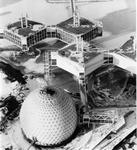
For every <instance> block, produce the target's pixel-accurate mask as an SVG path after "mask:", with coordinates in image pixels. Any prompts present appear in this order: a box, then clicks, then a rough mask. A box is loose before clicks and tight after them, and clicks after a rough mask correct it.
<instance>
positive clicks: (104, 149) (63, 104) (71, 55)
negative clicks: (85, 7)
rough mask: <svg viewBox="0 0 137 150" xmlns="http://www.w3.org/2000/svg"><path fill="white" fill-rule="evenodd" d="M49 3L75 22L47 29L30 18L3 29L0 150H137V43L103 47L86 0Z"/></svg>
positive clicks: (99, 25) (101, 31) (101, 32)
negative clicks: (85, 14) (82, 10)
mask: <svg viewBox="0 0 137 150" xmlns="http://www.w3.org/2000/svg"><path fill="white" fill-rule="evenodd" d="M112 1H113V0H112ZM114 1H115V0H114ZM88 2H89V1H85V3H88ZM94 2H95V1H94ZM47 3H49V4H50V5H58V3H59V5H60V3H61V4H62V3H65V4H69V8H70V9H71V16H70V17H69V18H67V19H66V20H63V21H61V22H58V23H57V24H54V25H45V24H43V23H41V22H39V21H38V22H37V21H33V19H30V18H29V15H28V14H27V13H26V14H25V15H24V16H21V17H20V18H19V20H18V21H16V22H13V23H9V24H8V25H7V26H5V27H4V28H3V29H2V31H0V32H1V34H0V36H1V38H0V42H1V41H2V42H3V41H5V43H6V42H7V43H9V45H10V46H8V45H7V44H5V45H4V42H3V43H2V42H1V43H2V44H3V45H4V46H1V45H2V44H0V82H1V86H0V89H2V90H1V91H0V150H49V149H50V150H52V149H54V150H136V148H137V135H136V128H137V126H136V45H135V39H136V37H135V36H134V34H133V35H130V36H129V37H128V40H126V41H125V42H124V43H121V46H118V47H117V48H113V49H112V48H110V49H107V48H106V49H105V48H103V47H101V46H100V45H99V44H97V41H99V40H101V38H102V37H103V36H104V27H103V22H102V21H98V20H90V19H88V18H86V17H82V15H81V14H80V13H79V9H78V6H79V3H80V4H81V3H82V4H83V3H84V0H77V1H75V0H70V1H69V2H66V1H61V2H59V1H58V2H57V3H56V1H54V0H51V1H50V0H49V1H47ZM101 3H102V1H101ZM67 7H68V6H67ZM98 43H99V42H98Z"/></svg>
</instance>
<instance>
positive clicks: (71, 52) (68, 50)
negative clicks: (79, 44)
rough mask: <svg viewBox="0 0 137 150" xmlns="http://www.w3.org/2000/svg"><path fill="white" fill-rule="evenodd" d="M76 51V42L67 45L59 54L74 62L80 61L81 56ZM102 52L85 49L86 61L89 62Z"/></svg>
mask: <svg viewBox="0 0 137 150" xmlns="http://www.w3.org/2000/svg"><path fill="white" fill-rule="evenodd" d="M75 52H76V44H73V45H70V46H68V47H65V48H63V49H61V50H60V51H59V54H60V55H61V56H63V57H67V58H69V59H70V60H72V61H74V62H78V58H77V57H79V56H77V55H76V54H75ZM100 54H101V53H100V52H94V51H86V50H85V49H84V62H85V63H88V62H89V61H90V60H91V59H93V58H95V57H96V56H98V55H100Z"/></svg>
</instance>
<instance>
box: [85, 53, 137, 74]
mask: <svg viewBox="0 0 137 150" xmlns="http://www.w3.org/2000/svg"><path fill="white" fill-rule="evenodd" d="M105 64H113V65H115V66H118V67H120V68H122V69H124V70H126V71H129V72H130V73H132V74H136V61H134V60H132V59H131V58H129V57H127V56H125V55H121V54H117V53H102V54H100V55H98V56H97V57H95V58H93V59H92V60H91V61H89V62H88V63H87V64H86V69H85V72H86V75H88V74H90V73H92V72H93V71H94V70H96V69H97V68H99V67H101V66H102V65H105Z"/></svg>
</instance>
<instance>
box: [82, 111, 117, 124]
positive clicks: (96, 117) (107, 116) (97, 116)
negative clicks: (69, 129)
mask: <svg viewBox="0 0 137 150" xmlns="http://www.w3.org/2000/svg"><path fill="white" fill-rule="evenodd" d="M117 118H118V113H117V111H116V110H91V111H90V112H88V113H86V114H84V115H83V123H88V124H89V123H114V122H115V121H116V120H117Z"/></svg>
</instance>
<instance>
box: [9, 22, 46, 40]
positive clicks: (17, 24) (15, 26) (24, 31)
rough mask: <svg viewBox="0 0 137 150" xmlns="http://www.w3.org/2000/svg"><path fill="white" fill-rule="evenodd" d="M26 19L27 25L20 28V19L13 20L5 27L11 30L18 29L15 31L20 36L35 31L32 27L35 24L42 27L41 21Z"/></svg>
mask: <svg viewBox="0 0 137 150" xmlns="http://www.w3.org/2000/svg"><path fill="white" fill-rule="evenodd" d="M27 21H28V27H27V28H22V27H21V21H17V22H14V23H12V24H9V25H8V26H7V29H9V30H13V31H18V32H17V33H18V34H19V35H21V36H24V37H26V36H28V35H29V34H31V33H32V34H33V33H35V32H36V29H34V26H35V25H39V26H41V27H42V25H43V24H42V23H39V22H36V21H32V20H27Z"/></svg>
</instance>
